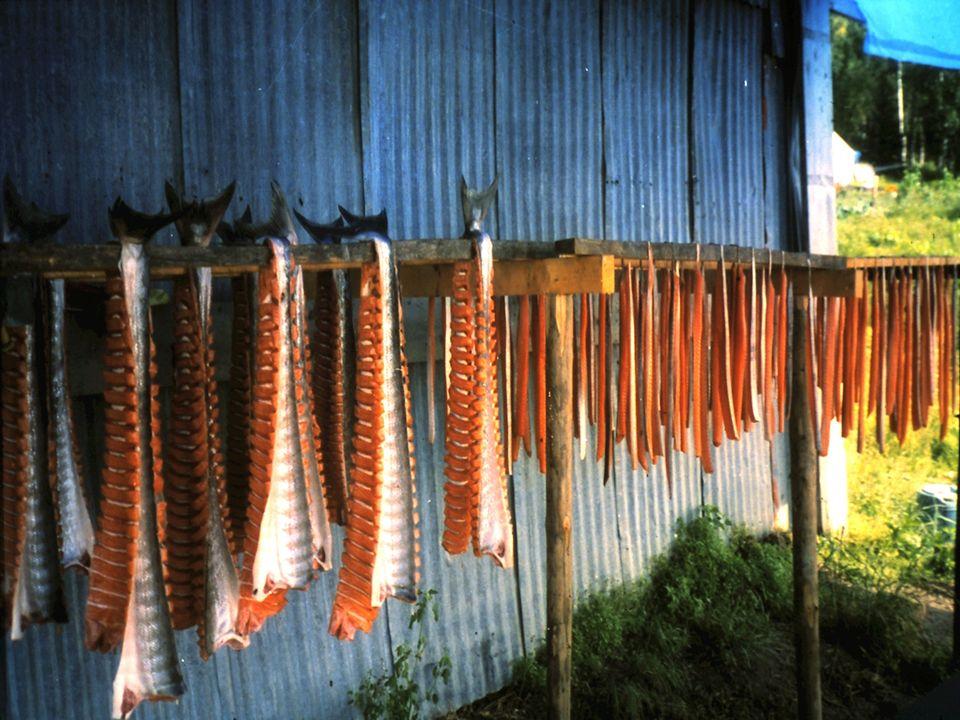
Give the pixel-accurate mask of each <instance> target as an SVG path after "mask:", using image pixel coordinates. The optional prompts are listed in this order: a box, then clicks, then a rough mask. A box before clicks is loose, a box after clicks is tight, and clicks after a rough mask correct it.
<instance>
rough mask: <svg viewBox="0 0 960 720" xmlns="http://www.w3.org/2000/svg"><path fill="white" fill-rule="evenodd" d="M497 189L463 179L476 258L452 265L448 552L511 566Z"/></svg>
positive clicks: (446, 507)
mask: <svg viewBox="0 0 960 720" xmlns="http://www.w3.org/2000/svg"><path fill="white" fill-rule="evenodd" d="M496 191H497V181H496V180H494V181H493V182H492V183H491V184H490V186H489V187H487V189H486V190H483V191H478V190H473V189H471V188H469V187H467V184H466V181H464V180H461V184H460V201H461V204H462V208H463V220H464V225H465V230H464V234H463V237H464V238H467V239H469V240H471V243H472V247H473V250H472V253H473V258H472V259H471V260H468V261H461V262H457V263H455V264H454V266H453V300H452V303H451V323H450V332H451V340H450V348H451V349H450V352H451V367H450V377H449V380H448V382H447V417H446V460H445V465H446V467H445V470H444V474H445V475H446V477H447V480H446V482H445V484H444V532H443V548H444V550H446V551H447V552H448V553H450V554H451V555H456V554H459V553H462V552H466V550H467V547H468V546H469V545H470V543H471V541H472V544H473V552H474V554H475V555H478V556H479V555H483V554H486V555H490V557H492V558H493V560H494V562H495V563H496V564H497V565H499V566H500V567H503V568H509V567H512V566H513V521H512V519H511V517H510V507H509V503H508V501H507V477H506V472H505V470H504V462H503V446H502V442H501V436H500V405H499V397H498V383H497V348H496V323H495V317H496V313H495V304H494V298H493V242H492V240H491V239H490V236H489V235H488V234H487V233H486V232H484V230H483V229H482V223H483V218H484V216H485V215H486V214H487V211H488V210H489V209H490V205H491V204H492V203H493V199H494V197H495V195H496Z"/></svg>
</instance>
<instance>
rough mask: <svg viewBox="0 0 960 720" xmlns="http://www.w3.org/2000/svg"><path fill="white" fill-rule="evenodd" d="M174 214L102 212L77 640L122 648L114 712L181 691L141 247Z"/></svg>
mask: <svg viewBox="0 0 960 720" xmlns="http://www.w3.org/2000/svg"><path fill="white" fill-rule="evenodd" d="M178 216H179V214H178V213H174V214H172V215H146V214H144V213H140V212H137V211H135V210H132V209H131V208H130V207H128V206H127V205H126V204H125V203H124V202H123V201H122V200H120V199H119V198H117V201H116V202H115V203H114V205H113V207H112V208H111V209H110V229H111V230H112V232H113V235H114V237H115V238H116V239H117V240H118V241H119V242H120V272H119V276H117V275H113V276H111V277H110V278H109V279H108V280H107V297H108V299H107V338H106V355H105V357H104V393H103V396H104V401H105V403H106V408H105V414H106V426H105V430H104V435H105V439H106V453H105V456H104V469H103V484H102V486H101V488H102V493H103V498H102V501H101V510H100V521H99V527H98V529H97V541H96V545H95V547H94V553H93V560H92V562H91V565H90V591H89V594H88V598H87V610H86V643H87V647H89V648H91V649H96V650H101V651H108V650H111V649H112V648H114V647H115V646H116V645H117V644H118V643H121V644H122V649H121V653H120V666H119V669H118V670H117V675H116V679H115V680H114V684H113V691H114V694H113V714H114V717H121V716H126V715H127V714H128V713H130V712H131V711H132V710H133V709H134V708H135V707H136V706H137V705H138V704H139V703H140V702H141V701H143V700H175V699H176V698H178V697H179V696H180V695H182V694H183V691H184V687H183V680H182V678H181V676H180V669H179V664H178V659H177V653H176V647H175V645H174V636H173V627H172V625H171V621H170V610H169V606H168V602H167V592H166V587H165V581H166V577H165V576H166V572H165V563H166V558H165V555H166V550H165V537H164V530H165V527H166V519H165V503H164V500H163V497H164V483H163V468H162V466H161V447H160V407H159V405H160V403H159V386H158V385H157V382H156V372H157V366H156V362H155V358H154V353H155V349H154V345H153V340H152V338H151V334H152V328H151V325H152V322H151V317H150V306H149V292H150V269H149V257H148V254H147V252H146V247H145V244H146V242H147V241H148V240H149V238H150V237H151V236H152V235H153V234H154V233H155V232H157V231H158V230H159V229H160V228H162V227H164V226H165V225H167V224H168V223H170V222H171V221H173V220H175V219H177V217H178Z"/></svg>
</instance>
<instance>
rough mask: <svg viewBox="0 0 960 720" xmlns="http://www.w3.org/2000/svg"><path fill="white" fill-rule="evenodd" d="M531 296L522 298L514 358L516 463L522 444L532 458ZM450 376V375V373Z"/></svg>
mask: <svg viewBox="0 0 960 720" xmlns="http://www.w3.org/2000/svg"><path fill="white" fill-rule="evenodd" d="M530 315H531V312H530V296H529V295H524V296H522V297H521V298H520V308H519V310H518V311H517V342H516V349H515V352H514V357H515V358H516V365H517V377H516V382H515V384H514V387H513V397H514V405H513V408H514V416H513V440H512V445H513V448H512V456H513V461H514V462H516V461H517V458H518V457H520V443H521V441H522V442H523V449H524V450H525V451H526V453H527V457H529V456H530V450H531V443H530V323H531V318H530ZM448 374H449V373H448Z"/></svg>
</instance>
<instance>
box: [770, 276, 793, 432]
mask: <svg viewBox="0 0 960 720" xmlns="http://www.w3.org/2000/svg"><path fill="white" fill-rule="evenodd" d="M789 297H790V293H789V285H788V281H787V272H786V270H784V268H783V267H782V266H781V267H780V274H779V275H778V276H777V324H776V327H775V329H774V332H775V333H776V353H777V357H776V376H777V431H778V432H783V429H784V427H785V425H786V414H787V412H786V410H787V376H788V375H789V372H788V370H787V343H788V339H789V324H790V313H789Z"/></svg>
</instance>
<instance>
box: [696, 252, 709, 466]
mask: <svg viewBox="0 0 960 720" xmlns="http://www.w3.org/2000/svg"><path fill="white" fill-rule="evenodd" d="M690 322H691V326H692V329H693V351H692V355H691V368H690V374H691V379H692V388H691V395H692V403H693V448H694V453H695V454H696V456H697V457H698V458H700V463H701V467H702V468H703V472H704V473H706V474H708V475H709V474H711V473H712V472H713V456H712V452H711V450H710V438H709V435H708V433H709V422H708V412H709V407H710V403H709V397H710V395H709V387H708V372H707V365H708V363H709V357H708V352H707V351H708V349H709V339H710V331H709V330H708V329H707V325H708V324H709V322H710V315H709V313H708V297H707V290H706V280H705V279H704V276H703V264H702V263H701V262H700V246H699V245H698V246H697V266H696V269H695V275H694V283H693V308H692V316H691V320H690Z"/></svg>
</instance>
